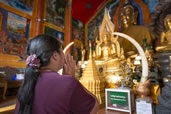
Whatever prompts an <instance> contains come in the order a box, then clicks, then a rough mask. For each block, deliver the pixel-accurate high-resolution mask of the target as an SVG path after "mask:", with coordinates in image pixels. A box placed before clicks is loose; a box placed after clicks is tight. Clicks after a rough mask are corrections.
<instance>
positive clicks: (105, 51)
mask: <svg viewBox="0 0 171 114" xmlns="http://www.w3.org/2000/svg"><path fill="white" fill-rule="evenodd" d="M96 43H97V46H96V56H97V58H101V59H104V60H107V59H109V58H112V57H114V56H115V55H116V49H115V44H114V43H112V42H111V40H110V38H109V34H107V33H106V34H104V35H103V41H98V40H96Z"/></svg>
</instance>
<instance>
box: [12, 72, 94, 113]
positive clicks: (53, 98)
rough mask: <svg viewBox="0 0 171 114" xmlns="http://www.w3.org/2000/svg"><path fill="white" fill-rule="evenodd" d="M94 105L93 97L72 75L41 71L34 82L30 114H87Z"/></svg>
mask: <svg viewBox="0 0 171 114" xmlns="http://www.w3.org/2000/svg"><path fill="white" fill-rule="evenodd" d="M17 105H18V104H17ZM94 105H95V99H94V98H93V97H92V96H91V95H89V94H88V93H87V92H86V91H85V90H84V88H83V86H82V85H81V84H80V82H79V81H77V80H76V79H74V78H73V77H71V76H60V75H59V74H57V73H55V72H43V73H41V74H40V78H39V80H38V82H37V84H36V88H35V97H34V103H33V111H32V114H89V113H90V111H91V110H92V108H93V106H94ZM18 107H19V106H16V111H15V113H16V112H18V111H17V110H18ZM16 114H17V113H16Z"/></svg>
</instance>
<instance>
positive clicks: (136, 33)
mask: <svg viewBox="0 0 171 114" xmlns="http://www.w3.org/2000/svg"><path fill="white" fill-rule="evenodd" d="M137 16H138V12H137V11H136V10H135V8H134V7H133V6H132V5H131V4H130V3H128V1H127V2H126V3H125V4H124V6H123V7H122V8H121V9H120V14H119V21H120V30H121V32H122V33H125V34H127V35H129V36H131V37H132V38H134V39H135V40H136V41H137V42H138V43H139V44H140V45H141V46H142V45H143V40H144V39H146V40H147V43H148V44H151V41H152V35H151V33H150V32H149V30H148V28H147V27H145V26H142V25H136V24H137ZM119 42H120V44H121V45H122V47H123V48H124V51H125V52H129V51H135V50H136V49H135V47H134V46H133V45H132V44H131V43H130V42H129V41H127V40H125V39H122V38H120V39H119Z"/></svg>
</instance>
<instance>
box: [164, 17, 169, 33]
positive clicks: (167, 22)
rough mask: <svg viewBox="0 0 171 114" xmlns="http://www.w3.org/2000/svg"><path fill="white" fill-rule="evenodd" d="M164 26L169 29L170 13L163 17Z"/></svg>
mask: <svg viewBox="0 0 171 114" xmlns="http://www.w3.org/2000/svg"><path fill="white" fill-rule="evenodd" d="M164 26H165V29H166V30H171V14H169V15H167V16H166V17H165V18H164Z"/></svg>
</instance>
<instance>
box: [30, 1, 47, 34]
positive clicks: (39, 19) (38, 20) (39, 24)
mask: <svg viewBox="0 0 171 114" xmlns="http://www.w3.org/2000/svg"><path fill="white" fill-rule="evenodd" d="M45 2H46V0H36V3H35V5H36V7H35V14H34V19H33V34H32V36H36V35H39V34H42V33H43V22H44V11H45V10H44V8H45Z"/></svg>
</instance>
